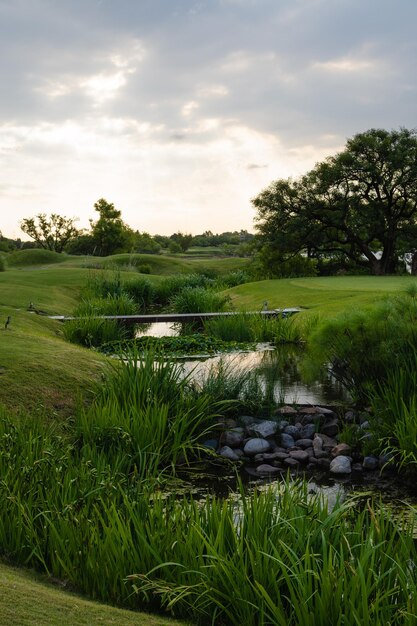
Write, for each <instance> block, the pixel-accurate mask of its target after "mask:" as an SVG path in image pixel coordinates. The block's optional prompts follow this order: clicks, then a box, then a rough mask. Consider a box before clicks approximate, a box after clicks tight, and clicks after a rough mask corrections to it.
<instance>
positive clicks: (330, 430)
mask: <svg viewBox="0 0 417 626" xmlns="http://www.w3.org/2000/svg"><path fill="white" fill-rule="evenodd" d="M320 430H321V433H322V434H323V435H327V436H328V437H336V435H337V433H338V432H339V421H338V420H337V419H336V418H333V419H331V420H329V421H328V422H326V423H325V424H323V426H322V427H321V429H320Z"/></svg>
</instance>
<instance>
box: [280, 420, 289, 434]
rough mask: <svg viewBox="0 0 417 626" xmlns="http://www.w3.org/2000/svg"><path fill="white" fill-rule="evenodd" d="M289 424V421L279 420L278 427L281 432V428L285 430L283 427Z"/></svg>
mask: <svg viewBox="0 0 417 626" xmlns="http://www.w3.org/2000/svg"><path fill="white" fill-rule="evenodd" d="M287 426H289V422H287V420H281V421H280V423H279V429H280V431H281V432H282V431H283V430H285V428H286V427H287Z"/></svg>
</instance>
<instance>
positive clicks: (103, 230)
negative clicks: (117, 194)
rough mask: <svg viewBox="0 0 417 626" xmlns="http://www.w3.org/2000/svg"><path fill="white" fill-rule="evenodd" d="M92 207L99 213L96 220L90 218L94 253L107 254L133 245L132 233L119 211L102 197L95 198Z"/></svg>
mask: <svg viewBox="0 0 417 626" xmlns="http://www.w3.org/2000/svg"><path fill="white" fill-rule="evenodd" d="M94 209H95V210H96V211H97V212H98V214H99V218H98V220H97V221H96V222H93V221H92V220H90V225H91V235H92V237H93V240H94V245H95V254H99V255H101V256H108V255H110V254H116V253H118V252H125V251H126V250H129V249H130V248H131V247H132V245H133V240H134V233H133V231H132V229H131V228H129V226H127V224H125V223H124V221H123V220H122V218H121V215H122V213H121V211H119V210H118V209H115V207H114V204H112V203H110V202H107V200H105V199H104V198H100V200H97V202H96V203H95V204H94Z"/></svg>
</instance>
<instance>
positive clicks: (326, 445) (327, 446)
mask: <svg viewBox="0 0 417 626" xmlns="http://www.w3.org/2000/svg"><path fill="white" fill-rule="evenodd" d="M316 437H320V439H321V440H322V442H323V450H328V451H329V452H330V450H332V448H334V447H335V446H337V441H336V440H335V439H333V438H332V437H329V436H328V435H326V434H325V433H316V435H315V436H314V440H315V439H316ZM314 440H313V446H314Z"/></svg>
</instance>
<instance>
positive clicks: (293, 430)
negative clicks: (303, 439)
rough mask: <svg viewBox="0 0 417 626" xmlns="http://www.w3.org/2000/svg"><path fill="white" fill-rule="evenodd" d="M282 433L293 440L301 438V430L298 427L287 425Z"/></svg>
mask: <svg viewBox="0 0 417 626" xmlns="http://www.w3.org/2000/svg"><path fill="white" fill-rule="evenodd" d="M284 433H285V434H286V435H291V437H292V438H293V439H300V436H301V428H300V427H299V426H295V425H293V424H289V425H288V426H286V427H285V428H284Z"/></svg>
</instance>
